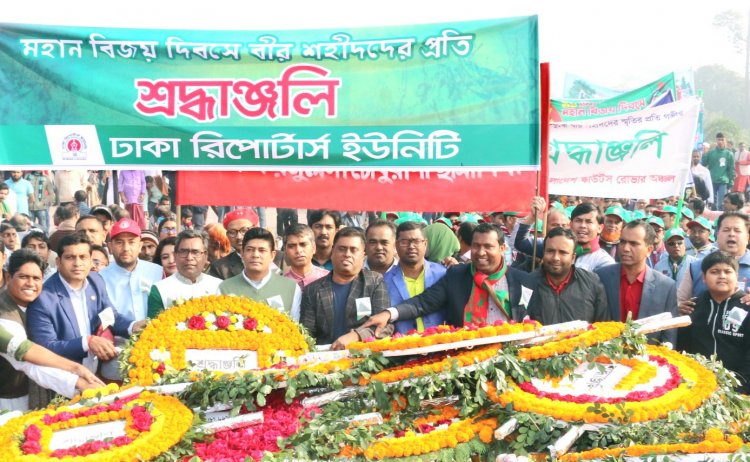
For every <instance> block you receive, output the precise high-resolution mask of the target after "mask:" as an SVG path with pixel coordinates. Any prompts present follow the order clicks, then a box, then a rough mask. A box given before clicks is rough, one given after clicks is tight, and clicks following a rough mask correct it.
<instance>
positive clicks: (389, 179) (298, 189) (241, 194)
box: [176, 171, 537, 212]
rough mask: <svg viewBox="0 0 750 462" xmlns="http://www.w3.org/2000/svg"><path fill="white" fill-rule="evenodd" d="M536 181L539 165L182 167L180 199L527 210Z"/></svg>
mask: <svg viewBox="0 0 750 462" xmlns="http://www.w3.org/2000/svg"><path fill="white" fill-rule="evenodd" d="M536 181H537V172H535V171H524V172H512V173H509V172H496V173H492V172H463V171H450V172H374V171H368V172H321V171H304V172H302V171H301V172H213V171H208V172H195V171H181V172H178V174H177V191H176V192H177V198H176V202H177V204H179V205H185V204H190V205H246V206H249V205H251V206H260V207H283V208H301V209H319V208H328V209H334V210H370V211H374V210H381V211H382V210H394V211H415V212H440V211H445V210H459V211H474V212H492V211H525V210H528V207H529V202H530V198H531V196H532V195H533V194H534V190H535V187H536Z"/></svg>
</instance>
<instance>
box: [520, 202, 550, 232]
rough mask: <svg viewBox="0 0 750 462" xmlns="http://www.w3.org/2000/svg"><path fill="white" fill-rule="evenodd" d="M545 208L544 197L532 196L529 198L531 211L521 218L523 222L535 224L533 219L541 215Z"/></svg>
mask: <svg viewBox="0 0 750 462" xmlns="http://www.w3.org/2000/svg"><path fill="white" fill-rule="evenodd" d="M545 210H547V202H546V201H545V200H544V198H543V197H541V196H534V198H533V199H531V213H529V214H528V215H526V216H525V217H524V218H523V224H525V225H529V226H531V225H533V224H535V222H534V219H535V218H538V217H539V215H542V214H543V213H544V211H545Z"/></svg>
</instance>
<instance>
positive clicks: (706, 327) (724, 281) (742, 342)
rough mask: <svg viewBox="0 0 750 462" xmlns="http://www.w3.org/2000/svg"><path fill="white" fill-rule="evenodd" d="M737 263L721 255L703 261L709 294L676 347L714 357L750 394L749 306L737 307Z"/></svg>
mask: <svg viewBox="0 0 750 462" xmlns="http://www.w3.org/2000/svg"><path fill="white" fill-rule="evenodd" d="M737 270H738V264H737V260H736V259H734V258H733V257H731V256H730V255H727V254H725V253H723V252H714V253H712V254H710V255H708V256H706V258H704V259H703V262H702V263H701V271H702V272H703V279H704V281H706V285H707V286H708V291H706V292H704V293H703V294H702V295H701V296H700V297H698V299H697V300H696V304H695V310H694V311H693V312H692V313H691V314H690V318H691V319H692V321H693V323H692V324H691V325H690V326H689V327H686V328H685V329H681V331H680V333H679V335H680V339H679V342H678V345H679V346H680V347H681V348H682V349H684V350H685V351H686V352H688V353H700V354H702V355H703V356H706V357H710V356H711V355H713V354H716V355H717V356H718V358H719V360H721V362H723V363H724V367H726V368H727V369H729V370H730V371H732V372H734V373H735V374H737V376H738V378H739V379H740V387H739V389H738V391H739V392H741V393H745V394H747V393H749V392H750V316H748V313H749V312H750V305H744V304H742V303H740V299H741V298H742V296H743V295H745V292H743V291H741V290H737Z"/></svg>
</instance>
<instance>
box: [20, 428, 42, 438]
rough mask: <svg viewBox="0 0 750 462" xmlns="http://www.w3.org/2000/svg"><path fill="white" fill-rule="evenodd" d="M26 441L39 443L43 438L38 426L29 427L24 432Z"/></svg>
mask: <svg viewBox="0 0 750 462" xmlns="http://www.w3.org/2000/svg"><path fill="white" fill-rule="evenodd" d="M23 435H24V436H25V437H26V440H32V441H39V440H40V439H41V438H42V431H41V430H39V427H37V426H36V425H29V426H28V427H26V431H24V432H23Z"/></svg>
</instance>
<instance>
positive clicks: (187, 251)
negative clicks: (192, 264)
mask: <svg viewBox="0 0 750 462" xmlns="http://www.w3.org/2000/svg"><path fill="white" fill-rule="evenodd" d="M175 253H176V254H177V255H178V256H179V257H180V258H187V257H188V255H190V256H192V257H193V258H198V257H200V256H201V255H203V254H204V253H206V251H205V250H198V249H179V250H177V251H176V252H175Z"/></svg>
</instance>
